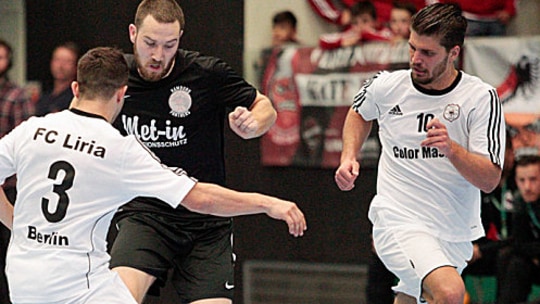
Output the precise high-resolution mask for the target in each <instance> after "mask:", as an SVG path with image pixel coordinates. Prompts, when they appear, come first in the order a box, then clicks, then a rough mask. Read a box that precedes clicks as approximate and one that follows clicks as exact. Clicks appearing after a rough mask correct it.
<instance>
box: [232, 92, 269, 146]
mask: <svg viewBox="0 0 540 304" xmlns="http://www.w3.org/2000/svg"><path fill="white" fill-rule="evenodd" d="M276 117H277V113H276V110H275V109H274V106H273V105H272V102H271V101H270V99H268V97H266V96H265V95H263V94H261V93H260V92H259V91H257V96H256V97H255V101H254V102H253V104H252V105H251V108H249V109H246V108H244V107H237V108H236V109H234V111H233V112H231V113H230V114H229V125H230V127H231V129H232V130H233V131H234V133H236V134H238V136H240V137H242V138H243V139H250V138H255V137H259V136H261V135H263V134H264V133H266V131H268V129H270V127H271V126H272V125H273V124H274V122H275V121H276Z"/></svg>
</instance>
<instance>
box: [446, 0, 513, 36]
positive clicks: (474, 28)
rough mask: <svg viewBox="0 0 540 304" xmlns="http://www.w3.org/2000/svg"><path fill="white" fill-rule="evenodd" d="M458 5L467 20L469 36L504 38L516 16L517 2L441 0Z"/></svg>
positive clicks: (502, 0)
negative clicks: (509, 24)
mask: <svg viewBox="0 0 540 304" xmlns="http://www.w3.org/2000/svg"><path fill="white" fill-rule="evenodd" d="M440 2H442V3H456V4H458V5H459V6H460V7H461V10H462V11H463V17H465V18H466V19H467V32H466V33H465V35H467V36H504V35H506V28H507V26H508V23H509V22H510V20H511V19H512V18H513V17H514V16H515V15H516V0H482V1H470V0H441V1H440Z"/></svg>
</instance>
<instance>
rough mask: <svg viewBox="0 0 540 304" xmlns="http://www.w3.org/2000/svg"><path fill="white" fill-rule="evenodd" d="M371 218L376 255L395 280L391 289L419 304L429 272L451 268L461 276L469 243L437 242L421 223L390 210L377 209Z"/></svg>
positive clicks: (465, 264)
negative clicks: (409, 220)
mask: <svg viewBox="0 0 540 304" xmlns="http://www.w3.org/2000/svg"><path fill="white" fill-rule="evenodd" d="M371 219H372V222H373V243H374V246H375V250H376V251H377V255H378V256H379V257H380V258H381V260H382V262H383V263H384V264H385V265H386V267H387V268H388V269H389V270H390V271H391V272H393V273H394V274H395V275H396V276H397V277H398V278H399V283H398V284H397V286H394V287H393V288H392V289H393V290H394V291H395V292H401V293H404V294H406V295H409V296H411V297H414V298H416V299H417V302H418V303H422V302H423V299H421V295H422V281H423V280H424V278H425V277H426V276H427V275H428V274H429V273H431V272H432V271H433V270H435V269H437V268H439V267H443V266H451V267H454V268H456V271H457V272H458V273H459V274H461V272H462V271H463V269H465V267H466V266H467V261H468V260H470V259H471V257H472V250H473V246H472V243H471V242H459V243H455V242H448V241H444V240H441V239H438V238H436V237H434V236H433V235H431V234H430V233H429V232H428V231H427V228H426V227H424V226H422V225H421V224H416V223H414V224H413V223H410V222H407V221H404V219H402V218H400V217H399V216H398V215H396V214H394V213H392V212H390V211H387V210H377V211H376V212H374V213H373V214H372V216H371ZM449 229H451V227H449Z"/></svg>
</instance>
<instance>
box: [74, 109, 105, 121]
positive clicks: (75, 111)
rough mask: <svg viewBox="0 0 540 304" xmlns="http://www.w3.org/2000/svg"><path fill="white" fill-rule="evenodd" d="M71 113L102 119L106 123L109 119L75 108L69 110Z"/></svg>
mask: <svg viewBox="0 0 540 304" xmlns="http://www.w3.org/2000/svg"><path fill="white" fill-rule="evenodd" d="M69 110H70V111H71V112H73V113H75V114H77V115H82V116H86V117H93V118H101V119H103V120H105V121H107V119H105V117H103V116H101V115H97V114H94V113H89V112H85V111H81V110H79V109H75V108H70V109H69Z"/></svg>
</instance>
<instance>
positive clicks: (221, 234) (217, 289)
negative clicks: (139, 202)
mask: <svg viewBox="0 0 540 304" xmlns="http://www.w3.org/2000/svg"><path fill="white" fill-rule="evenodd" d="M117 226H118V228H119V231H118V234H117V236H116V239H115V241H114V243H113V246H112V250H111V256H112V259H111V268H114V267H118V266H127V267H132V268H136V269H138V270H141V271H144V272H146V273H148V274H150V275H153V276H155V277H156V278H157V281H156V283H155V284H154V285H153V286H152V287H151V288H150V290H149V292H148V293H149V294H150V295H159V287H163V286H164V285H165V282H166V281H167V274H168V273H169V270H170V269H171V268H172V277H171V284H172V285H173V286H174V288H175V289H176V291H177V293H178V294H179V296H180V299H181V301H182V303H190V302H193V301H195V300H200V299H208V298H229V299H232V298H233V287H234V273H233V269H234V257H233V252H232V219H227V218H223V219H221V218H220V219H216V220H215V221H189V220H180V219H171V218H170V217H165V216H163V215H156V214H149V213H140V212H134V213H131V214H130V215H129V216H124V217H122V218H121V219H119V220H118V222H117ZM156 284H157V285H156Z"/></svg>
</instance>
